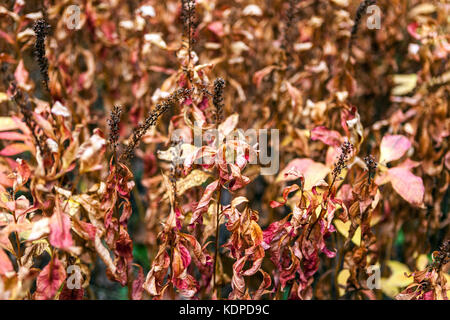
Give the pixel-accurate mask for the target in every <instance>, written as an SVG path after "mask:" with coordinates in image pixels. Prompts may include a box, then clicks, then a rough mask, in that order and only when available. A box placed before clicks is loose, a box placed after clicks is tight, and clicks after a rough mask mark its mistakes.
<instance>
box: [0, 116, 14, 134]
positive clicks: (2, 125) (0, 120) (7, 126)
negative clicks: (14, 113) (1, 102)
mask: <svg viewBox="0 0 450 320" xmlns="http://www.w3.org/2000/svg"><path fill="white" fill-rule="evenodd" d="M15 129H17V125H16V123H15V122H14V120H13V119H12V118H11V117H0V131H9V130H15Z"/></svg>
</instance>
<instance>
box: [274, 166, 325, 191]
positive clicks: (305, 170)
mask: <svg viewBox="0 0 450 320" xmlns="http://www.w3.org/2000/svg"><path fill="white" fill-rule="evenodd" d="M292 168H294V169H295V170H296V171H298V172H299V173H301V174H303V176H304V177H305V185H304V188H305V189H306V190H309V189H311V188H312V187H313V186H314V185H315V184H317V183H318V182H319V181H320V180H321V179H323V178H324V177H325V176H326V175H327V174H328V172H329V171H330V169H329V168H327V167H326V166H325V165H324V164H322V163H320V162H315V161H313V160H311V159H294V160H292V161H291V162H289V163H288V165H287V166H286V167H285V168H284V169H283V170H282V171H281V172H280V173H279V175H278V177H277V179H276V181H277V182H279V181H292V180H295V179H297V177H296V176H294V175H285V173H287V172H289V171H290V170H292Z"/></svg>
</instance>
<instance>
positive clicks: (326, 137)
mask: <svg viewBox="0 0 450 320" xmlns="http://www.w3.org/2000/svg"><path fill="white" fill-rule="evenodd" d="M311 140H320V141H322V142H323V143H325V144H326V145H329V146H332V147H335V148H338V147H339V146H340V145H341V144H342V136H341V134H340V133H339V132H337V131H334V130H330V129H328V128H326V127H324V126H320V127H315V128H314V129H312V130H311Z"/></svg>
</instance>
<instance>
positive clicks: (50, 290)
mask: <svg viewBox="0 0 450 320" xmlns="http://www.w3.org/2000/svg"><path fill="white" fill-rule="evenodd" d="M66 276H67V274H66V270H64V266H63V265H62V263H61V262H60V261H59V260H58V258H57V257H54V258H53V260H52V261H50V263H49V264H48V265H46V266H45V268H44V269H43V270H42V271H41V273H40V274H39V276H38V278H37V282H36V292H35V298H36V299H37V300H50V299H53V298H54V297H55V294H56V292H57V291H58V289H59V288H60V287H61V285H62V284H63V282H64V280H65V279H66Z"/></svg>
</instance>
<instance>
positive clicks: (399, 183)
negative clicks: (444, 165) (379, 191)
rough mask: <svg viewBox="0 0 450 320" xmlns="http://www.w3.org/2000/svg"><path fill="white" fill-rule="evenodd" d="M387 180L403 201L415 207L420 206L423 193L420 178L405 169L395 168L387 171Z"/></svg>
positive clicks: (423, 188)
mask: <svg viewBox="0 0 450 320" xmlns="http://www.w3.org/2000/svg"><path fill="white" fill-rule="evenodd" d="M388 179H389V180H390V182H391V183H392V187H393V188H394V190H395V191H396V192H397V193H398V194H399V195H400V196H402V198H403V199H405V200H406V201H408V202H409V203H412V204H414V205H416V206H420V205H422V203H423V196H424V193H425V187H424V186H423V181H422V178H420V177H417V176H415V175H414V174H412V173H411V171H409V170H408V168H406V167H395V168H392V169H389V170H388Z"/></svg>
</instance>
